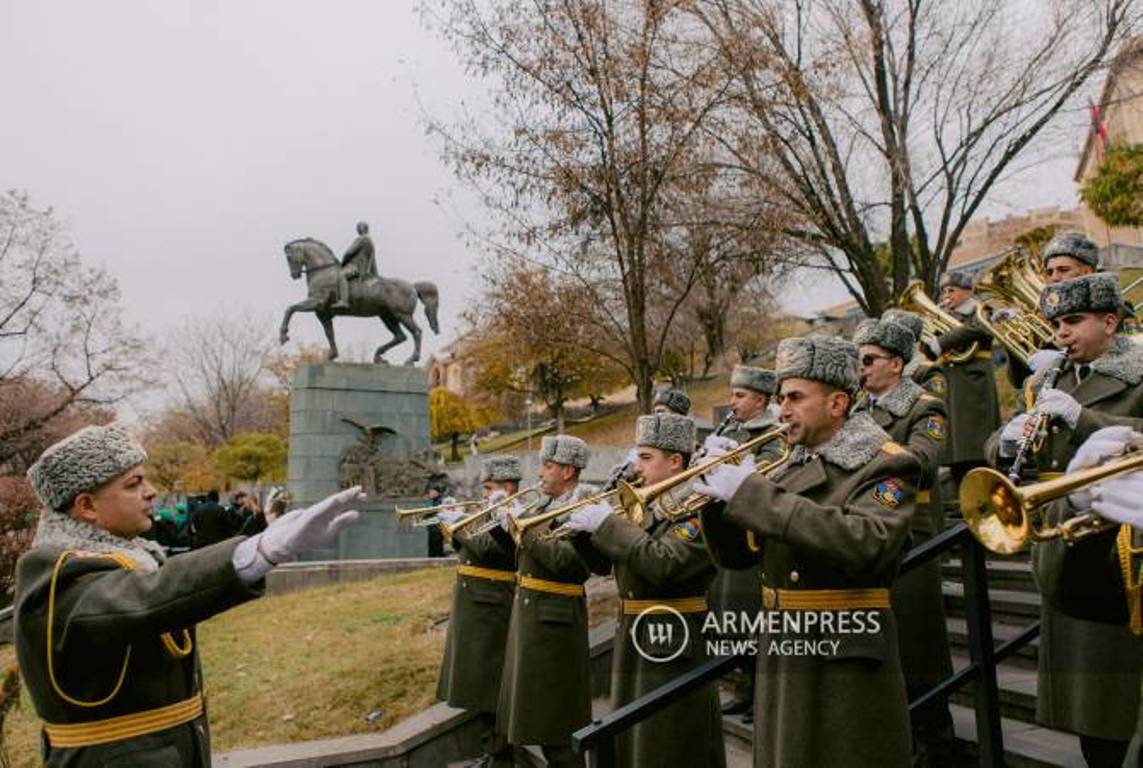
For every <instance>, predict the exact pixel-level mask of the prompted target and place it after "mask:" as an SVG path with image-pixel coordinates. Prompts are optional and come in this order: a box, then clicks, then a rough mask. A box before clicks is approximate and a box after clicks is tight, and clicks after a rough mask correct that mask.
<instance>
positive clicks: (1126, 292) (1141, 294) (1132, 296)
mask: <svg viewBox="0 0 1143 768" xmlns="http://www.w3.org/2000/svg"><path fill="white" fill-rule="evenodd" d="M1123 301H1124V302H1126V303H1127V306H1128V307H1130V308H1131V312H1132V313H1133V314H1136V315H1138V314H1139V310H1141V309H1143V276H1140V277H1137V278H1135V279H1134V280H1132V281H1131V282H1130V283H1128V284H1127V285H1125V286H1124V287H1123Z"/></svg>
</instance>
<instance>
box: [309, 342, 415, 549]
mask: <svg viewBox="0 0 1143 768" xmlns="http://www.w3.org/2000/svg"><path fill="white" fill-rule="evenodd" d="M428 391H429V386H428V381H427V379H426V376H425V372H424V371H423V370H421V369H419V368H408V367H404V366H401V367H398V366H386V365H371V364H361V363H316V364H309V365H301V366H298V369H297V370H296V371H295V372H294V379H293V391H292V394H291V396H290V454H289V481H288V487H289V489H290V493H291V494H293V498H294V502H293V504H294V506H305V505H308V504H312V503H313V502H315V501H318V500H320V499H323V498H325V497H326V496H328V495H329V494H331V493H334V492H335V491H337V490H339V489H340V488H341V484H340V475H339V465H340V462H341V460H342V457H343V456H344V455H345V453H346V451H348V450H350V449H352V448H354V447H355V446H365V445H367V444H368V443H369V440H370V435H369V433H370V432H372V433H373V437H374V439H375V441H376V442H375V445H376V449H377V452H378V453H379V454H380V455H382V456H384V457H385V458H386V459H392V460H396V461H400V460H406V459H409V458H410V457H413V456H415V455H417V454H418V453H423V452H425V451H428V450H429V448H430V443H429V398H428ZM381 428H388V429H387V430H386V429H381ZM388 430H392V431H393V433H390V432H389V431H388ZM358 450H364V448H358ZM417 501H422V502H423V501H424V499H423V497H417V498H407V497H406V498H397V497H395V496H394V495H392V494H391V493H390V489H386V488H379V489H378V493H377V494H376V495H375V496H374V497H373V498H371V499H370V501H369V502H368V503H367V504H365V505H364V508H363V509H362V510H361V511H362V513H363V516H362V520H361V521H360V522H359V523H357V524H356V525H354V526H353V527H351V528H350V529H348V530H346V531H344V532H343V533H342V534H341V537H340V540H339V541H338V542H337V546H336V548H332V549H329V550H322V551H315V552H311V553H308V555H307V556H306V559H309V560H333V559H368V558H394V557H423V556H424V555H426V554H427V552H428V534H427V532H426V530H424V529H412V528H407V527H406V528H398V526H397V523H396V520H395V519H394V516H393V506H394V504H396V503H400V504H406V503H414V502H417Z"/></svg>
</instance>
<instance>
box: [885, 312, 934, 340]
mask: <svg viewBox="0 0 1143 768" xmlns="http://www.w3.org/2000/svg"><path fill="white" fill-rule="evenodd" d="M881 319H882V320H892V321H893V322H894V323H900V324H901V325H903V326H905V327H906V328H908V329H909V333H911V334H913V338H915V339H920V338H921V336H923V335H924V333H925V321H924V320H922V319H921V316H920V315H918V314H915V313H913V312H906V311H905V310H903V309H887V310H885V311H884V312H882V313H881Z"/></svg>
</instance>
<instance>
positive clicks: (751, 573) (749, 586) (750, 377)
mask: <svg viewBox="0 0 1143 768" xmlns="http://www.w3.org/2000/svg"><path fill="white" fill-rule="evenodd" d="M777 390H778V379H777V377H776V376H775V375H774V371H772V370H769V369H766V368H759V367H757V366H753V365H736V366H734V369H733V370H732V371H731V374H730V413H731V414H732V415H733V417H734V421H733V422H732V426H731V427H730V428H729V429H727V430H726V431H724V432H723V433H722V435H721V437H722V438H723V439H722V440H719V439H718V437H719V436H712V437H708V438H707V442H706V447H707V448H708V449H709V448H710V447H711V446H720V447H721V449H722V450H729V449H731V448H733V447H734V446H735V445H736V444H741V443H744V442H746V441H747V440H750V439H751V438H754V437H757V436H759V435H761V434H762V433H763V432H765V431H766V430H768V429H771V428H772V427H774V426H775V425H776V424H777V423H778V412H777V409H776V408H772V407H771V405H770V399H771V398H772V397H773V396H774V393H775V392H776V391H777ZM762 450H764V451H767V452H772V451H773V446H767V447H764V448H763V449H762ZM760 587H761V582H759V580H758V569H757V568H751V569H747V570H734V569H731V568H719V569H718V575H717V576H715V578H714V583H713V584H711V586H710V607H711V610H712V611H714V612H715V614H716V615H723V616H725V615H726V614H727V613H731V614H732V615H734V616H756V615H757V614H758V612H759V611H760V610H762V591H761V589H760ZM725 638H726V639H728V640H731V641H733V640H745V639H749V636H748V635H743V634H741V633H738V632H728V633H727V634H726V635H725ZM756 663H757V657H755V656H744V657H743V659H742V665H741V667H740V670H739V672H736V673H735V674H736V675H738V674H741V677H740V679H738V680H736V681H734V698H733V699H732V700H731V701H729V702H727V704H726V705H725V706H724V707H723V708H722V712H723V714H726V715H736V714H741V715H742V721H743V722H744V723H747V724H750V723H752V722H754V677H755V671H754V668H755V665H756ZM733 677H734V675H731V676H728V680H731V679H732V678H733Z"/></svg>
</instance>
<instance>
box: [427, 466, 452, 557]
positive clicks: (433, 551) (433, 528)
mask: <svg viewBox="0 0 1143 768" xmlns="http://www.w3.org/2000/svg"><path fill="white" fill-rule="evenodd" d="M447 493H448V488H446V487H444V486H443V485H442V484H433V485H430V486H429V493H428V496H429V506H430V507H439V506H441V504H442V502H443V501H444V498H445V494H447ZM428 532H429V534H428V535H429V557H444V556H445V547H444V534H443V533H441V527H440V526H439V525H430V526H429V527H428Z"/></svg>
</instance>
